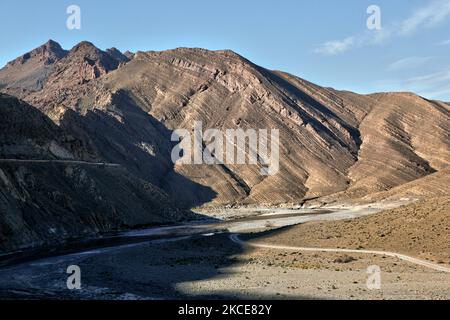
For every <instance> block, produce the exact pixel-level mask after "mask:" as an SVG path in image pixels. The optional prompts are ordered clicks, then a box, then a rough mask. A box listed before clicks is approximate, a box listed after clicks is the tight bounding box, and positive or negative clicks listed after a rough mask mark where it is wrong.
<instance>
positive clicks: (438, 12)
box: [400, 0, 450, 35]
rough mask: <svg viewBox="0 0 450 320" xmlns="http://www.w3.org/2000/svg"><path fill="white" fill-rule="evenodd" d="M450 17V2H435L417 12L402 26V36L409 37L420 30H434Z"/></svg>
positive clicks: (436, 0)
mask: <svg viewBox="0 0 450 320" xmlns="http://www.w3.org/2000/svg"><path fill="white" fill-rule="evenodd" d="M449 16H450V1H449V0H435V1H433V2H431V3H430V4H429V5H428V6H426V7H422V8H420V9H418V10H416V11H415V12H414V13H413V15H412V16H411V17H409V18H408V19H406V20H404V21H403V22H402V24H401V28H400V34H402V35H408V34H411V33H413V32H415V31H416V30H417V29H418V28H422V27H425V28H433V27H435V26H437V25H439V24H441V23H442V22H443V21H445V19H447V17H449Z"/></svg>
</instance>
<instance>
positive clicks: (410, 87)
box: [373, 69, 450, 101]
mask: <svg viewBox="0 0 450 320" xmlns="http://www.w3.org/2000/svg"><path fill="white" fill-rule="evenodd" d="M373 85H374V87H376V88H377V90H380V91H392V90H395V91H410V92H414V93H417V94H419V95H421V96H424V97H427V98H429V99H441V100H447V101H450V98H449V94H450V69H446V70H443V71H439V72H434V73H429V74H425V75H419V76H415V77H409V78H403V79H387V80H379V81H376V82H374V83H373Z"/></svg>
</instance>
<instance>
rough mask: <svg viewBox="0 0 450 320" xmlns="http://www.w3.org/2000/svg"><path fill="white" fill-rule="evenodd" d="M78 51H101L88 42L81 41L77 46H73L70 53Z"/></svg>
mask: <svg viewBox="0 0 450 320" xmlns="http://www.w3.org/2000/svg"><path fill="white" fill-rule="evenodd" d="M78 51H83V52H85V51H91V52H92V51H96V52H98V51H101V50H100V49H99V48H97V47H96V46H95V45H94V44H93V43H92V42H89V41H81V42H80V43H78V44H77V45H75V46H74V47H73V48H72V49H71V50H70V52H72V53H73V52H78Z"/></svg>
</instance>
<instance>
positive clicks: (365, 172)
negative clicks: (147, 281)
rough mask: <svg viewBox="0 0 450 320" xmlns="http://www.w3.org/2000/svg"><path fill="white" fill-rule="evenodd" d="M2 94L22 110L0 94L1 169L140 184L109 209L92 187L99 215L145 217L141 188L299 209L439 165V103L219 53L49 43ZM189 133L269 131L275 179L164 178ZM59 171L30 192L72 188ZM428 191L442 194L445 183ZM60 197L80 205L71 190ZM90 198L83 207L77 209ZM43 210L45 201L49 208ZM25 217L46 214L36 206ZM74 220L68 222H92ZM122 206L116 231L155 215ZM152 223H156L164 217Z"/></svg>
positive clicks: (205, 168)
mask: <svg viewBox="0 0 450 320" xmlns="http://www.w3.org/2000/svg"><path fill="white" fill-rule="evenodd" d="M0 90H1V91H2V92H4V93H8V94H10V95H14V96H16V97H19V98H21V99H22V100H24V101H25V102H26V103H28V104H24V103H22V102H20V101H16V102H14V103H13V105H15V106H16V107H13V108H11V106H9V105H10V104H11V101H12V100H11V99H12V98H11V97H5V96H2V106H3V105H5V106H9V107H8V108H6V109H3V110H6V111H5V114H4V118H5V119H7V120H8V121H6V122H5V123H4V124H2V133H1V134H2V135H1V137H2V139H3V140H2V143H1V144H0V150H1V151H2V153H3V154H2V157H6V158H21V159H27V158H28V159H29V158H34V157H40V158H46V159H47V158H48V159H74V160H85V161H95V162H105V163H115V164H119V165H120V168H121V170H122V171H121V173H120V174H119V173H117V175H114V177H115V178H117V176H120V178H117V179H118V181H119V182H118V183H116V185H117V186H120V185H121V183H122V182H120V181H123V184H127V183H128V182H129V181H130V180H127V179H132V180H133V181H135V180H134V179H138V180H139V182H136V184H135V188H134V189H132V190H133V191H131V189H128V188H125V187H124V190H125V191H124V192H123V194H122V195H121V196H123V197H124V200H123V202H121V200H120V199H119V198H120V197H119V198H117V199H113V198H114V189H111V190H109V189H108V188H107V187H106V185H105V186H104V187H99V188H98V190H100V191H102V192H103V191H104V192H106V194H104V195H101V196H99V197H98V199H100V198H101V199H102V201H103V203H104V204H105V205H106V204H108V203H109V204H111V203H112V205H113V206H114V204H115V203H117V202H115V201H119V202H120V203H121V204H127V203H129V201H132V202H133V205H135V206H145V205H146V204H145V203H144V202H145V201H147V200H145V201H144V202H143V201H142V199H147V197H150V198H151V197H152V195H149V194H148V193H146V191H145V190H144V191H142V192H144V193H145V195H139V192H138V191H136V186H140V185H141V183H144V184H148V185H149V186H150V187H149V188H150V189H151V190H152V192H153V191H154V190H160V189H162V190H164V191H165V192H167V193H168V194H169V195H170V196H171V197H172V199H174V200H175V201H177V202H179V203H181V204H183V205H184V206H187V207H193V206H201V205H205V206H208V205H212V206H215V205H228V204H259V205H276V204H281V203H300V202H302V201H304V199H308V198H315V197H324V196H329V195H333V196H334V197H338V198H347V199H348V198H352V199H354V198H361V197H364V196H367V195H372V194H380V193H383V192H389V191H388V190H390V189H392V188H394V189H392V190H395V188H396V187H398V188H401V186H402V185H405V184H407V183H410V182H412V181H416V180H417V179H421V178H423V179H427V178H428V177H432V176H440V175H443V174H444V173H445V172H446V170H448V169H446V168H448V166H449V162H450V147H449V144H450V142H449V141H450V139H449V136H450V107H449V105H448V104H445V103H443V102H439V101H430V100H426V99H424V98H422V97H419V96H417V95H414V94H412V93H382V94H381V93H380V94H372V95H359V94H355V93H351V92H347V91H337V90H334V89H331V88H324V87H320V86H318V85H315V84H313V83H310V82H308V81H306V80H303V79H301V78H298V77H296V76H293V75H290V74H287V73H284V72H281V71H272V70H268V69H265V68H263V67H260V66H257V65H255V64H253V63H252V62H250V61H248V60H247V59H245V58H243V57H241V56H240V55H238V54H236V53H234V52H232V51H228V50H221V51H208V50H204V49H189V48H178V49H175V50H168V51H162V52H137V53H135V54H133V53H130V52H126V53H125V54H122V53H121V52H120V51H119V50H117V49H114V48H113V49H108V50H106V51H102V50H100V49H98V48H96V47H95V46H94V45H93V44H92V43H89V42H81V43H80V44H78V45H76V46H75V47H74V48H72V49H71V50H69V51H65V50H63V49H62V48H61V47H60V46H59V45H58V44H57V43H55V42H53V41H49V42H48V43H47V44H45V45H43V46H42V47H40V48H37V49H35V50H33V51H31V52H29V53H27V54H25V55H23V56H22V57H19V58H18V59H16V60H14V61H12V62H10V63H9V64H8V65H7V66H6V67H5V68H3V69H1V70H0ZM16 108H17V110H16ZM21 108H22V109H21ZM12 109H13V110H12ZM16 111H17V112H18V113H14V112H16ZM28 121H30V122H29V123H28ZM195 121H202V122H203V129H204V130H205V129H207V128H217V129H220V130H222V131H225V130H226V129H238V128H239V129H243V130H246V129H278V130H279V131H280V171H279V172H278V174H276V175H272V176H263V175H261V173H260V169H261V163H258V164H255V165H235V164H216V165H175V166H174V164H173V163H172V161H171V158H170V154H171V150H172V148H173V146H174V143H172V142H171V141H170V137H171V134H172V131H173V130H175V129H188V130H192V129H193V125H194V122H195ZM28 128H29V129H30V131H29V132H28ZM27 135H28V136H27ZM247 153H248V150H247ZM19 167H20V168H22V169H20V168H13V165H12V164H8V166H7V168H6V166H5V168H6V169H4V170H3V171H4V176H5V177H6V180H4V181H3V183H4V186H6V185H7V183H10V184H13V183H16V181H21V180H15V179H16V178H14V177H16V176H17V174H18V173H17V172H19V171H20V170H22V171H23V170H26V171H27V170H31V171H33V170H34V169H32V168H31V166H30V167H26V166H25V165H22V166H19ZM2 168H3V164H2ZM19 169H20V170H19ZM91 169H92V170H91V171H95V172H92V173H91V174H92V179H93V180H94V181H97V180H96V179H100V176H102V174H100V173H99V172H97V171H98V168H91ZM17 170H19V171H17ZM109 170H111V171H114V170H115V169H114V170H112V169H107V171H102V172H103V173H104V174H106V173H107V174H108V175H109V178H111V179H112V176H110V175H111V174H112V172H111V171H109ZM44 171H45V170H44ZM81 171H83V170H81ZM85 171H86V172H87V171H88V170H87V169H86V170H85ZM27 172H28V171H27ZM55 172H56V171H55ZM70 172H73V171H70V170H69V173H70ZM75 172H78V171H75ZM86 172H84V173H80V176H79V177H78V178H80V177H81V176H85V174H86ZM442 172H444V173H442ZM69 173H67V171H65V170H62V169H61V171H60V172H59V173H58V175H57V176H58V177H60V176H61V177H62V178H61V180H58V181H59V182H56V180H55V181H51V182H50V180H47V179H56V178H50V176H42V174H44V172H41V173H39V174H40V175H41V176H39V179H38V178H37V176H36V177H35V179H34V180H33V179H32V180H30V181H41V182H42V183H43V184H42V186H41V187H40V188H43V189H44V190H45V188H47V187H48V188H54V190H53V191H55V192H56V191H57V190H63V189H64V188H65V187H64V185H65V184H66V183H67V187H68V188H69V184H72V183H73V182H70V183H69V182H68V180H66V179H68V178H70V176H71V174H69ZM30 174H31V175H33V174H37V173H30ZM45 174H49V173H48V172H47V171H45ZM433 174H434V175H433ZM63 176H64V177H63ZM125 176H126V177H128V178H124V177H125ZM103 178H104V177H103V176H102V179H103ZM105 179H106V178H105ZM121 179H125V180H121ZM22 180H23V179H22ZM5 181H7V182H5ZM24 181H26V180H24ZM46 181H48V182H47V183H46ZM85 181H87V180H85ZM127 181H128V182H127ZM417 181H420V180H417ZM423 181H427V180H423ZM435 181H436V183H437V184H438V185H440V184H441V182H443V181H445V178H440V179H438V180H435ZM447 181H448V180H447ZM33 183H35V182H33ZM33 183H31V184H30V185H33ZM59 183H61V184H59ZM426 185H427V184H426V183H425V184H424V188H425V189H426ZM80 186H81V185H80ZM27 188H29V186H27V187H26V188H25V189H24V190H23V191H22V192H23V193H24V194H25V190H26V193H27V194H28V196H29V197H30V198H24V199H28V200H24V201H22V202H21V204H20V205H25V204H26V205H29V203H33V201H34V200H30V199H32V198H45V196H43V195H42V194H39V192H38V191H37V190H35V189H27ZM436 188H437V189H439V188H442V187H439V186H437V187H436ZM138 189H139V190H141V189H142V188H140V187H139V188H138ZM144 189H145V188H144ZM3 190H6V191H4V197H5V198H6V199H13V198H14V197H13V194H14V192H13V191H12V190H13V189H11V188H9V189H8V188H6V189H3ZM83 190H84V191H86V192H89V188H84V189H83ZM127 190H128V191H127ZM53 191H52V192H53ZM84 191H83V192H84ZM49 192H50V191H49ZM71 192H73V197H72V199H77V198H76V197H75V195H76V194H77V193H78V192H81V191H79V190H74V189H72V191H71ZM127 192H129V193H127ZM152 192H151V193H152ZM154 192H156V193H157V194H160V191H154ZM47 194H50V193H47ZM38 195H39V197H38ZM89 196H92V194H91V195H89V194H84V195H83V197H82V198H80V199H83V202H86V201H87V200H86V199H89ZM48 199H50V198H48ZM125 199H127V200H125ZM138 199H141V200H138ZM164 199H166V198H164ZM166 200H167V199H166ZM166 200H164V201H162V202H158V201H159V200H158V201H156V202H155V201H153V202H152V201H150V203H152V205H150V207H151V208H155V207H158V208H161V207H160V206H158V205H156V204H157V203H159V204H161V203H164V204H167V203H168V202H170V201H169V200H167V201H166ZM9 201H10V200H5V203H9ZM11 201H12V200H11ZM14 201H15V200H14ZM52 201H53V202H54V201H56V200H51V201H50V200H49V202H48V203H51V202H52ZM153 204H155V206H153ZM14 206H19V204H14ZM19 207H20V206H19ZM32 207H34V208H36V211H39V212H43V210H44V209H43V206H42V205H39V204H38V205H37V206H35V205H32ZM69 207H70V206H69ZM71 207H72V208H76V206H74V205H72V206H71ZM169 207H170V206H169ZM4 208H5V209H4V210H5V211H6V212H16V213H17V212H18V211H14V210H16V209H14V210H13V209H10V208H8V207H7V206H6V207H4ZM6 208H8V209H6ZM80 208H81V207H80ZM82 208H85V209H74V210H73V212H79V211H80V210H81V211H89V210H88V209H89V207H82ZM121 208H122V211H121V212H122V214H119V216H121V217H122V218H123V219H122V220H121V221H120V223H123V224H125V225H135V224H137V221H134V220H133V222H132V223H128V220H127V219H134V215H136V217H143V216H142V215H140V214H139V213H136V212H142V214H143V215H144V211H149V212H150V211H151V212H155V211H154V210H153V209H151V210H150V209H147V208H146V209H145V210H143V209H142V208H141V209H133V210H131V209H125V206H123V207H121ZM33 210H34V209H33ZM140 210H141V211H140ZM117 211H118V209H117V210H109V212H117ZM119 211H120V210H119ZM52 212H57V211H52ZM63 212H65V211H63ZM97 212H100V211H97ZM131 215H133V218H130V216H131ZM155 215H158V216H159V217H162V213H161V215H160V213H155ZM111 219H112V218H109V217H107V218H105V220H104V223H105V224H108V223H109V221H111ZM119 220H120V219H119ZM125 220H126V221H127V222H126V223H125V222H123V221H125ZM138 220H139V223H145V222H155V221H165V220H164V219H163V218H162V219H161V220H158V219H156V220H154V219H153V218H151V219H144V218H142V219H140V218H139V219H138ZM120 223H118V224H114V227H115V226H116V225H120ZM95 228H97V229H101V228H98V226H97V225H95ZM95 228H94V229H95ZM108 228H109V227H108ZM108 228H103V229H102V230H106V229H108ZM111 228H113V227H111ZM111 228H109V229H111ZM69 233H70V232H68V234H69ZM72 234H73V233H72Z"/></svg>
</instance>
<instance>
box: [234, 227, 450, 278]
mask: <svg viewBox="0 0 450 320" xmlns="http://www.w3.org/2000/svg"><path fill="white" fill-rule="evenodd" d="M230 240H231V241H233V242H234V243H236V244H239V245H241V246H249V247H254V248H265V249H277V250H289V251H309V252H333V253H357V254H361V253H363V254H375V255H381V256H388V257H394V258H398V259H400V260H403V261H407V262H410V263H413V264H416V265H419V266H423V267H426V268H429V269H433V270H436V271H442V272H447V273H450V268H447V267H445V266H441V265H438V264H436V263H432V262H428V261H425V260H422V259H418V258H414V257H410V256H407V255H404V254H400V253H395V252H389V251H377V250H355V249H332V248H306V247H291V246H282V245H274V244H266V243H254V242H245V241H243V240H241V239H240V238H239V235H238V234H232V235H230Z"/></svg>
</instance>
